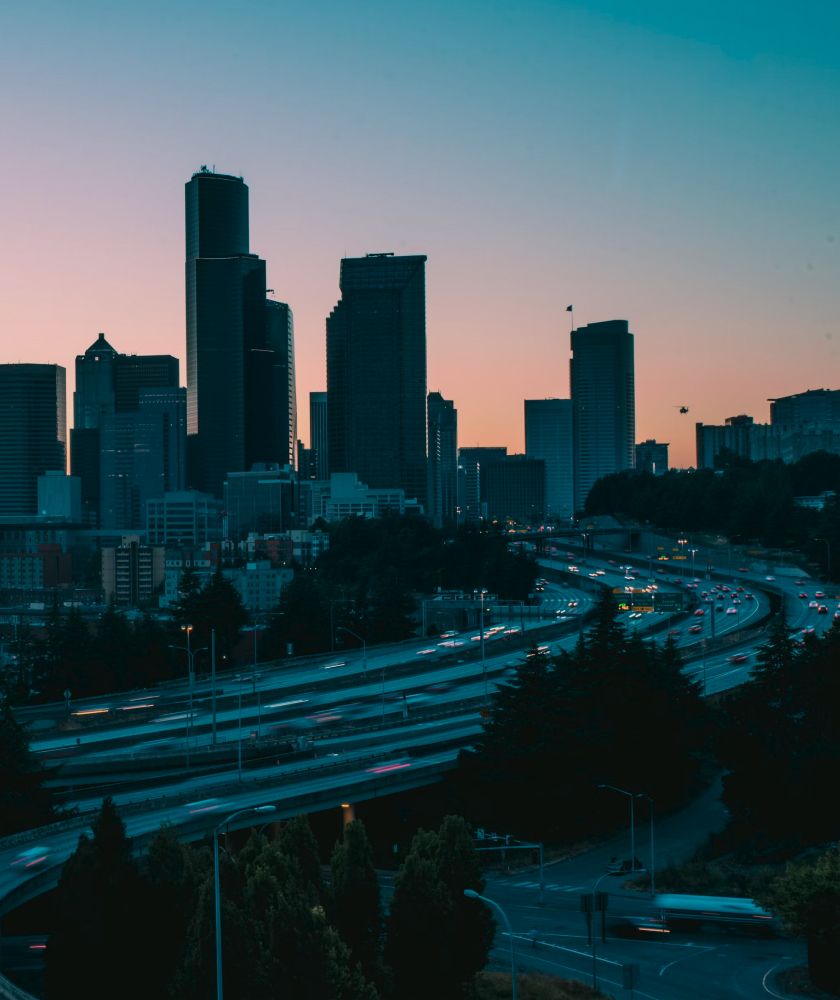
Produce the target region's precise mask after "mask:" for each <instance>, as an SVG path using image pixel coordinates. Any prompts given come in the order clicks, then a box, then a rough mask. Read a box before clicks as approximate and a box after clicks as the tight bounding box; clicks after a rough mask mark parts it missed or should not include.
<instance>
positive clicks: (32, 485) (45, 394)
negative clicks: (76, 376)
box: [0, 364, 67, 517]
mask: <svg viewBox="0 0 840 1000" xmlns="http://www.w3.org/2000/svg"><path fill="white" fill-rule="evenodd" d="M65 376H66V373H65V370H64V369H63V368H62V367H61V366H60V365H40V364H12V365H2V364H0V515H2V516H33V517H34V516H35V515H36V514H37V513H38V477H39V476H42V475H43V474H44V473H45V472H47V471H48V470H50V471H52V470H55V471H60V472H64V471H65V470H66V462H67V456H66V434H67V432H66V424H67V414H66V397H65V392H66V389H65Z"/></svg>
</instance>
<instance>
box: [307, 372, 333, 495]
mask: <svg viewBox="0 0 840 1000" xmlns="http://www.w3.org/2000/svg"><path fill="white" fill-rule="evenodd" d="M328 405H329V404H328V403H327V394H326V393H325V392H310V393H309V450H310V452H311V453H312V456H313V457H312V459H311V460H312V461H313V462H314V464H315V475H314V477H313V478H315V479H321V480H324V479H329V478H330V465H329V448H328V446H327V412H328V411H327V407H328Z"/></svg>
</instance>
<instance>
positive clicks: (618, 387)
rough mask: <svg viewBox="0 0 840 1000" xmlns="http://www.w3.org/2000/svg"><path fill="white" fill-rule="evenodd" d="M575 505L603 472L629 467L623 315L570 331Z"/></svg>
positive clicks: (631, 383) (630, 391)
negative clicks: (620, 317)
mask: <svg viewBox="0 0 840 1000" xmlns="http://www.w3.org/2000/svg"><path fill="white" fill-rule="evenodd" d="M570 384H571V397H572V434H573V437H574V472H575V475H574V481H575V510H576V511H579V510H582V509H583V506H584V504H585V503H586V498H587V496H588V495H589V491H590V490H591V489H592V486H593V485H594V483H595V482H596V480H598V479H600V478H601V477H602V476H608V475H611V474H612V473H614V472H621V471H622V470H623V469H632V468H633V461H634V446H635V437H636V390H635V374H634V361H633V334H632V333H630V331H629V326H628V323H627V320H624V319H614V320H609V321H607V322H605V323H590V324H589V325H588V326H582V327H579V328H578V329H577V330H572V359H571V363H570Z"/></svg>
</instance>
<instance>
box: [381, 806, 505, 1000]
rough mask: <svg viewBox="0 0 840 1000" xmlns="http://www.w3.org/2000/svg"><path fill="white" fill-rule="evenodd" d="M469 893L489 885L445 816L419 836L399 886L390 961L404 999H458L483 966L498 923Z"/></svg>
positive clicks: (462, 828) (468, 844) (455, 820)
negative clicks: (435, 831)
mask: <svg viewBox="0 0 840 1000" xmlns="http://www.w3.org/2000/svg"><path fill="white" fill-rule="evenodd" d="M466 888H469V889H474V890H476V891H477V892H481V891H482V890H483V888H484V880H483V879H482V877H481V873H480V870H479V866H478V859H477V856H476V854H475V851H474V849H473V846H472V841H471V838H470V836H469V833H468V831H467V827H466V824H465V823H464V821H463V819H461V818H460V817H456V816H447V817H446V818H445V819H444V821H443V823H442V824H441V827H440V829H439V830H438V832H437V833H433V832H428V831H425V830H420V831H419V832H418V833H417V834H416V835H415V837H414V839H413V840H412V843H411V849H410V851H409V853H408V856H407V857H406V859H405V862H404V864H403V866H402V867H401V868H400V871H399V873H398V874H397V878H396V881H395V883H394V896H393V899H392V901H391V907H390V913H389V916H388V922H387V930H388V933H387V940H386V949H385V957H386V961H387V962H388V964H389V965H390V967H391V969H392V972H393V977H394V987H395V993H396V995H397V996H399V997H400V998H402V997H406V998H408V1000H414V998H417V1000H419V998H421V997H428V996H432V995H434V996H438V997H442V998H456V997H460V996H462V995H463V994H464V990H465V988H466V987H467V986H468V985H469V984H470V983H471V982H472V980H473V979H474V977H475V975H476V973H477V972H479V971H480V970H481V969H483V968H484V965H485V964H486V962H487V956H488V955H489V952H490V947H491V945H492V942H493V933H494V922H493V919H492V917H491V915H490V914H489V913H488V911H487V910H486V909H485V908H484V906H483V905H482V904H481V903H480V902H479V901H478V900H474V899H467V898H466V897H465V896H464V889H466Z"/></svg>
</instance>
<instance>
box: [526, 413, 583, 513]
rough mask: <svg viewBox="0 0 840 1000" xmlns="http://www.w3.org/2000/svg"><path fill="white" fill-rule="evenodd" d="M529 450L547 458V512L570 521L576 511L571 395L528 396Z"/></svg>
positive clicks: (532, 456)
mask: <svg viewBox="0 0 840 1000" xmlns="http://www.w3.org/2000/svg"><path fill="white" fill-rule="evenodd" d="M525 454H526V455H527V456H528V458H541V459H542V460H543V461H544V462H545V516H546V517H547V518H549V519H556V520H558V521H568V519H569V518H570V517H572V515H573V514H574V512H575V499H574V460H573V449H572V401H571V400H570V399H526V400H525Z"/></svg>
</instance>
